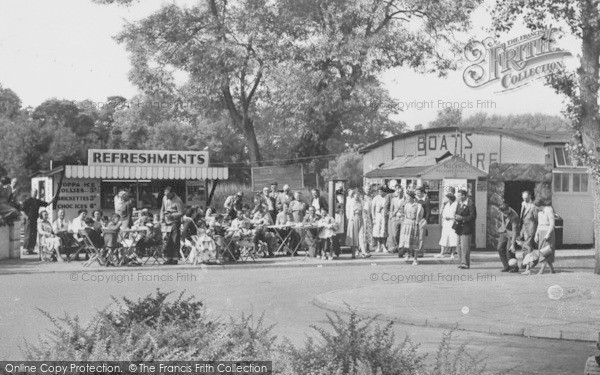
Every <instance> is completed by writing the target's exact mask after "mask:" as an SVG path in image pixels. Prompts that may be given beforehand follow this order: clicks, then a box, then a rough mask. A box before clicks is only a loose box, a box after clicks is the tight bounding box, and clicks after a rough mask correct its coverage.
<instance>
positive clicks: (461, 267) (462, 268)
mask: <svg viewBox="0 0 600 375" xmlns="http://www.w3.org/2000/svg"><path fill="white" fill-rule="evenodd" d="M458 268H460V269H461V270H466V269H469V267H467V266H463V265H462V264H461V265H460V266H458Z"/></svg>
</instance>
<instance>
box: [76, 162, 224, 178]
mask: <svg viewBox="0 0 600 375" xmlns="http://www.w3.org/2000/svg"><path fill="white" fill-rule="evenodd" d="M65 177H67V178H110V179H128V180H203V179H207V178H208V179H213V180H216V179H219V180H227V179H228V178H229V169H228V168H211V167H202V168H199V167H178V168H174V167H157V166H150V167H141V166H140V167H127V166H114V167H111V166H89V165H66V166H65Z"/></svg>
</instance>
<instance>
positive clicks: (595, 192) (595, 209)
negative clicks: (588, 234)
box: [590, 177, 600, 275]
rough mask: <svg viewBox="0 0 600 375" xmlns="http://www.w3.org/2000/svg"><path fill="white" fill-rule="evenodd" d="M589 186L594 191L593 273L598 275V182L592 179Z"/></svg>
mask: <svg viewBox="0 0 600 375" xmlns="http://www.w3.org/2000/svg"><path fill="white" fill-rule="evenodd" d="M590 186H591V187H592V189H594V221H593V224H594V243H595V244H594V246H595V248H596V267H595V268H594V273H595V274H596V275H600V181H598V180H597V179H595V178H593V177H592V181H591V184H590Z"/></svg>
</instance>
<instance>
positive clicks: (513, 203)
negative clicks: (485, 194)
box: [504, 181, 535, 214]
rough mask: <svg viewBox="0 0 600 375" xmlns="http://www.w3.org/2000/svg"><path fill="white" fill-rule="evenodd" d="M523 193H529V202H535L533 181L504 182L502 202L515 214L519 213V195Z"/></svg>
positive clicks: (520, 200)
mask: <svg viewBox="0 0 600 375" xmlns="http://www.w3.org/2000/svg"><path fill="white" fill-rule="evenodd" d="M524 191H529V192H530V193H531V200H532V201H533V200H535V181H506V182H505V183H504V200H505V202H506V203H508V205H509V206H510V207H511V208H512V209H513V210H515V212H516V213H517V214H520V212H521V202H522V201H523V198H522V197H521V195H522V194H523V192H524Z"/></svg>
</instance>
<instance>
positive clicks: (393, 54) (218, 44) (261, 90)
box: [95, 0, 480, 164]
mask: <svg viewBox="0 0 600 375" xmlns="http://www.w3.org/2000/svg"><path fill="white" fill-rule="evenodd" d="M95 1H96V2H98V3H104V4H110V3H120V4H125V5H129V4H131V3H133V2H134V1H135V0H95ZM479 2H480V1H479V0H461V1H460V2H459V3H458V4H456V3H452V4H450V3H448V2H437V1H425V0H422V1H415V2H406V1H398V0H392V1H384V0H360V1H350V0H336V1H325V0H302V1H297V0H296V1H292V0H276V1H271V2H266V1H264V0H261V1H249V0H238V1H234V2H226V1H224V0H204V1H202V2H200V3H199V5H197V6H195V7H191V8H181V7H178V6H177V5H167V6H164V7H163V8H162V9H161V10H159V11H158V12H156V13H154V14H153V15H151V16H150V17H148V18H146V19H144V20H142V21H139V22H136V23H134V24H131V25H128V26H127V27H126V28H125V30H124V31H123V32H122V33H121V34H120V35H119V36H118V37H117V40H119V41H120V42H123V43H125V44H126V46H127V49H128V50H129V51H130V52H131V53H132V63H133V70H132V73H131V79H132V81H133V82H134V83H135V84H136V85H138V87H140V89H141V90H142V91H143V92H144V93H146V94H151V95H158V96H161V97H165V98H177V99H178V100H183V101H192V102H194V103H199V104H200V107H201V108H203V109H204V111H205V113H204V115H205V116H207V117H213V116H214V118H218V119H220V118H221V117H222V114H223V112H225V113H227V115H228V116H229V118H230V121H231V126H232V128H233V129H234V131H235V133H236V134H238V135H240V136H243V137H244V139H245V140H246V142H247V150H248V155H249V157H250V161H251V162H252V163H254V164H260V162H261V159H262V154H261V152H262V149H264V148H265V147H266V148H271V147H270V146H271V145H277V144H278V143H279V142H278V141H279V140H281V139H284V144H285V147H282V148H280V150H281V152H285V153H286V154H287V155H288V156H291V157H295V156H313V155H322V154H324V153H327V152H331V151H332V150H331V149H330V148H335V149H342V148H346V149H349V148H351V147H353V146H355V145H356V144H357V143H358V142H356V141H357V138H358V135H359V134H363V133H366V132H365V130H366V129H367V127H365V126H364V124H365V123H366V124H376V125H375V126H374V127H373V128H374V129H380V130H381V131H378V130H375V131H374V133H381V132H387V131H388V130H390V129H396V131H398V130H400V128H401V127H402V124H395V126H389V125H391V122H390V121H389V120H387V117H388V115H389V114H390V113H394V111H395V110H397V108H394V107H395V106H394V105H392V104H393V102H392V101H391V100H390V99H389V97H388V95H387V93H385V91H384V90H383V89H382V87H381V84H380V82H379V81H378V78H377V77H378V74H379V73H380V72H382V71H384V70H386V69H389V68H392V67H398V66H406V67H411V68H414V69H417V70H420V71H428V72H431V71H436V72H439V73H440V74H445V72H446V71H447V70H448V69H452V68H454V67H455V64H454V62H453V58H454V54H453V52H452V47H453V42H452V35H453V34H454V33H455V32H457V31H463V30H465V29H466V27H467V26H468V23H469V15H470V13H471V11H472V10H473V9H474V8H475V7H476V5H477V4H478V3H479ZM413 20H414V21H415V22H413ZM441 51H444V52H441ZM174 70H177V71H183V72H185V73H186V74H187V81H186V82H185V84H183V85H179V86H178V85H177V84H176V83H175V79H174V75H173V71H174ZM260 120H265V121H264V122H263V123H259V122H260ZM361 124H362V125H363V127H362V128H361V127H360V125H361ZM281 128H286V130H281ZM258 130H260V131H262V134H258ZM345 135H347V136H348V138H349V139H348V140H347V141H348V142H345V141H342V142H339V138H340V137H344V136H345ZM290 137H291V139H290ZM352 137H354V139H352ZM292 140H293V141H292ZM330 140H333V142H330ZM260 142H264V143H263V144H261V143H260ZM365 143H366V142H365ZM288 145H289V146H291V147H287V146H288Z"/></svg>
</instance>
